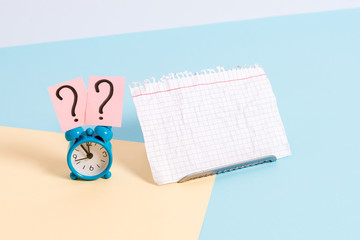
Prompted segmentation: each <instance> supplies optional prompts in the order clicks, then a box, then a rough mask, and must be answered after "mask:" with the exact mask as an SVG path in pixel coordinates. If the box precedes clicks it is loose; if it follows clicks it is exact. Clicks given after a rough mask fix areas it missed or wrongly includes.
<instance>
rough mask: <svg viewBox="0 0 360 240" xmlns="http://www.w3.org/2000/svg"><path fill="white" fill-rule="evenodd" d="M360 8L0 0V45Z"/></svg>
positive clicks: (338, 3) (354, 3)
mask: <svg viewBox="0 0 360 240" xmlns="http://www.w3.org/2000/svg"><path fill="white" fill-rule="evenodd" d="M355 7H360V0H293V1H290V0H288V1H286V0H271V1H266V0H222V1H218V0H216V1H214V0H198V1H196V0H174V1H170V0H168V1H166V0H148V1H146V0H133V1H131V0H118V1H116V0H61V1H60V0H55V1H51V0H0V47H7V46H16V45H24V44H32V43H43V42H51V41H60V40H69V39H79V38H88V37H95V36H105V35H113V34H121V33H130V32H140V31H149V30H158V29H168V28H174V27H183V26H193V25H201V24H209V23H219V22H228V21H237V20H244V19H253V18H263V17H270V16H280V15H290V14H299V13H308V12H318V11H327V10H336V9H345V8H355Z"/></svg>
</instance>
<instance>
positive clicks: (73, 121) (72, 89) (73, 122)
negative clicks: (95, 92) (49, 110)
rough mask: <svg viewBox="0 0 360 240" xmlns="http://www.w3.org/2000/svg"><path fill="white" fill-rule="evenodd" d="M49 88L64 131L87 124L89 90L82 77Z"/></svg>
mask: <svg viewBox="0 0 360 240" xmlns="http://www.w3.org/2000/svg"><path fill="white" fill-rule="evenodd" d="M48 90H49V93H50V97H51V101H52V103H53V105H54V108H55V111H56V115H57V117H58V120H59V122H60V126H61V130H62V131H63V132H66V131H67V130H70V129H73V128H76V127H79V126H83V125H85V108H86V98H87V92H86V86H85V83H84V81H83V80H82V78H75V79H73V80H70V81H67V82H63V83H60V84H57V85H55V86H51V87H49V88H48Z"/></svg>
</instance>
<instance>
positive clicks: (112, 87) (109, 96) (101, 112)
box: [95, 79, 114, 120]
mask: <svg viewBox="0 0 360 240" xmlns="http://www.w3.org/2000/svg"><path fill="white" fill-rule="evenodd" d="M104 82H105V83H107V84H109V86H110V91H109V94H108V96H107V98H105V100H104V101H103V103H102V104H101V105H100V107H99V113H100V114H103V113H104V111H103V110H104V107H105V105H106V104H107V103H108V102H109V100H110V99H111V97H112V95H113V93H114V86H113V84H112V82H110V81H109V80H107V79H101V80H99V81H97V82H96V83H95V91H96V92H97V93H99V92H100V90H99V85H100V84H101V83H104ZM99 119H100V120H103V117H101V116H100V117H99Z"/></svg>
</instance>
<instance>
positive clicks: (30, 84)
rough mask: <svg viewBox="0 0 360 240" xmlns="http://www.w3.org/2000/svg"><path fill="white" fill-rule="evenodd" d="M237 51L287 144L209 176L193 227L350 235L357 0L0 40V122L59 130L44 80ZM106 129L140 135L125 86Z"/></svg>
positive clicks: (214, 235)
mask: <svg viewBox="0 0 360 240" xmlns="http://www.w3.org/2000/svg"><path fill="white" fill-rule="evenodd" d="M243 63H248V64H253V63H260V64H261V65H262V66H263V67H264V69H265V71H266V73H267V74H268V77H269V79H270V81H271V83H272V86H273V89H274V92H275V95H276V97H277V100H278V105H279V110H280V113H281V116H282V119H283V122H284V125H285V129H286V131H287V134H288V139H289V142H290V146H291V149H292V152H293V155H292V156H291V157H287V158H284V159H280V160H278V161H277V162H276V163H274V164H267V165H262V166H258V167H253V168H249V169H246V170H241V171H235V172H232V173H227V174H223V175H219V176H217V178H216V181H215V185H214V188H213V192H212V195H211V199H210V202H209V206H208V210H207V213H206V217H205V220H204V224H203V228H202V231H201V235H200V238H201V239H286V240H288V239H359V238H360V228H359V225H360V204H359V203H360V191H359V183H360V159H359V154H358V151H359V149H360V141H359V136H360V127H359V123H360V108H359V103H360V94H359V92H360V91H359V90H360V77H359V76H358V69H359V68H360V9H353V10H344V11H335V12H327V13H316V14H306V15H297V16H286V17H276V18H269V19H259V20H251V21H241V22H234V23H224V24H215V25H206V26H201V27H190V28H181V29H173V30H166V31H154V32H145V33H136V34H126V35H119V36H110V37H101V38H92V39H84V40H72V41H64V42H57V43H47V44H38V45H30V46H22V47H12V48H3V49H0V73H1V75H0V78H1V94H0V104H1V105H0V106H1V110H2V111H1V118H0V125H4V126H11V127H21V128H29V129H38V130H45V131H55V132H60V127H59V124H58V122H57V119H56V115H55V111H54V110H53V107H52V105H51V101H50V97H49V95H48V92H47V87H48V86H51V85H54V84H57V83H60V82H63V81H66V80H70V79H73V78H76V77H79V76H82V77H84V79H86V78H87V77H88V76H90V75H100V76H126V78H127V82H128V83H130V82H132V81H141V80H143V79H145V78H149V77H152V76H154V77H160V76H161V75H162V74H165V73H169V72H177V71H184V70H190V71H199V70H201V69H203V68H213V67H216V66H218V65H223V66H225V67H227V68H229V67H235V66H236V65H237V64H243ZM115 135H116V138H117V139H123V140H131V141H140V142H141V141H143V138H142V135H141V130H140V127H139V123H138V120H137V117H136V112H135V109H134V105H133V103H132V100H131V97H130V92H129V89H128V88H126V89H125V102H124V114H123V127H122V128H121V129H116V134H115ZM189 217H191V216H189ZM179 227H181V226H179Z"/></svg>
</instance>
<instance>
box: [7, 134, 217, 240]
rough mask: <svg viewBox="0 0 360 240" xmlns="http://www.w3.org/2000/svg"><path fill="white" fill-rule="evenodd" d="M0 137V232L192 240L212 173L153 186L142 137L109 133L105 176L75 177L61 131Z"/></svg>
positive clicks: (49, 236)
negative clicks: (111, 156) (109, 153)
mask: <svg viewBox="0 0 360 240" xmlns="http://www.w3.org/2000/svg"><path fill="white" fill-rule="evenodd" d="M0 136H1V138H0V169H1V181H0V239H64V240H65V239H156V240H157V239H168V240H170V239H183V240H185V239H186V240H189V239H198V236H199V234H200V229H201V225H202V222H203V219H204V216H205V212H206V207H207V204H208V200H209V197H210V194H211V189H212V186H213V182H214V179H215V177H214V176H211V177H207V178H203V179H198V180H195V181H190V182H186V183H181V184H179V183H174V184H168V185H163V186H157V185H155V184H154V182H153V180H152V176H151V171H150V167H149V164H148V161H147V159H146V153H145V147H144V144H143V143H134V142H126V141H118V140H112V144H113V154H114V162H113V166H112V168H111V172H112V174H113V175H112V177H111V178H110V179H108V180H105V179H98V180H96V181H74V180H71V179H70V177H69V169H68V166H67V164H66V154H67V147H68V143H67V141H66V140H65V138H64V134H60V133H49V132H41V131H34V130H25V129H17V128H7V127H0Z"/></svg>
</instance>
